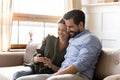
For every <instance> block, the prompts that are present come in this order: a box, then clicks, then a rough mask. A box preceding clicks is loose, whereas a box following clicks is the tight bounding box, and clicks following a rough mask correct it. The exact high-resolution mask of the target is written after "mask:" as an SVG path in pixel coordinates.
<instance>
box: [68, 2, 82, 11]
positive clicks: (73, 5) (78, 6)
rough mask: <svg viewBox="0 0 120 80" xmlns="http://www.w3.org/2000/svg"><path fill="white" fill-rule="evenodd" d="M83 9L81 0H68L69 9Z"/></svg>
mask: <svg viewBox="0 0 120 80" xmlns="http://www.w3.org/2000/svg"><path fill="white" fill-rule="evenodd" d="M72 9H81V0H68V10H72Z"/></svg>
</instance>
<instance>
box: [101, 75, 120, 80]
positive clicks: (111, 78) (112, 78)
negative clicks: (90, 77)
mask: <svg viewBox="0 0 120 80" xmlns="http://www.w3.org/2000/svg"><path fill="white" fill-rule="evenodd" d="M103 80H120V74H116V75H111V76H108V77H106V78H104V79H103Z"/></svg>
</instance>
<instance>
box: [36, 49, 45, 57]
mask: <svg viewBox="0 0 120 80" xmlns="http://www.w3.org/2000/svg"><path fill="white" fill-rule="evenodd" d="M36 51H37V53H38V54H41V56H40V57H44V52H43V51H42V50H40V49H36Z"/></svg>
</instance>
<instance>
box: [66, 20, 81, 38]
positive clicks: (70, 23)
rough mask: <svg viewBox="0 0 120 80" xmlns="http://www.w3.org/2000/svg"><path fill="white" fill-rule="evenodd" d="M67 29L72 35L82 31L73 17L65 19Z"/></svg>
mask: <svg viewBox="0 0 120 80" xmlns="http://www.w3.org/2000/svg"><path fill="white" fill-rule="evenodd" d="M65 23H66V26H67V31H68V33H69V35H70V37H74V36H76V35H77V34H78V33H80V29H79V25H76V24H74V21H73V19H68V20H65Z"/></svg>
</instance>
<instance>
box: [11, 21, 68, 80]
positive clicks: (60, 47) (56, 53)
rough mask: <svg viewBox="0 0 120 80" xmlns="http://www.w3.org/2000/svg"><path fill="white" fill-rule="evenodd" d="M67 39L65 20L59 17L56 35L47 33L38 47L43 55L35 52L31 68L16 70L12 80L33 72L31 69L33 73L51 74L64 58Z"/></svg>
mask: <svg viewBox="0 0 120 80" xmlns="http://www.w3.org/2000/svg"><path fill="white" fill-rule="evenodd" d="M68 39H69V36H68V33H67V27H66V25H65V21H64V20H63V19H60V20H59V22H58V37H55V36H50V35H48V36H47V37H46V39H45V40H44V41H43V44H42V46H41V48H40V50H41V52H42V53H43V54H44V56H45V57H42V56H41V54H35V55H34V57H33V64H34V65H33V66H32V70H28V71H27V72H26V71H20V72H17V73H16V74H15V75H14V76H13V80H16V79H17V78H18V77H21V76H25V75H30V74H33V71H34V73H35V74H51V73H54V72H56V71H57V70H58V69H59V67H60V66H61V63H62V61H63V60H64V55H65V53H66V48H67V46H68ZM38 63H39V64H38ZM41 64H42V66H41Z"/></svg>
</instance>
